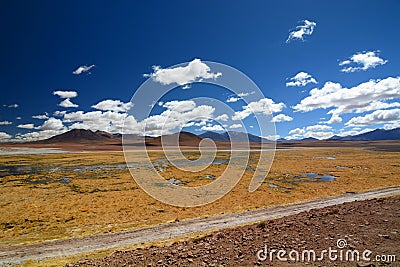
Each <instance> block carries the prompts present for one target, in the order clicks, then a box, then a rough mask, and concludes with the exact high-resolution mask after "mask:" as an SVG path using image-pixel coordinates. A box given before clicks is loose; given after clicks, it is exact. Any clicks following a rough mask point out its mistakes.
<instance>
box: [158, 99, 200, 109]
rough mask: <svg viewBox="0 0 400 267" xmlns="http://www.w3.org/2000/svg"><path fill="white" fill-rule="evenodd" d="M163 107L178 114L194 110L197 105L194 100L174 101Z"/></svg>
mask: <svg viewBox="0 0 400 267" xmlns="http://www.w3.org/2000/svg"><path fill="white" fill-rule="evenodd" d="M163 107H164V108H167V109H170V110H174V111H177V112H185V111H189V110H192V109H194V108H195V107H196V103H195V102H194V101H193V100H183V101H177V100H174V101H169V102H167V103H165V104H163Z"/></svg>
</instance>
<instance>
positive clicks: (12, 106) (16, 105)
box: [3, 104, 19, 108]
mask: <svg viewBox="0 0 400 267" xmlns="http://www.w3.org/2000/svg"><path fill="white" fill-rule="evenodd" d="M3 107H6V108H17V107H19V105H18V104H11V105H6V104H4V105H3Z"/></svg>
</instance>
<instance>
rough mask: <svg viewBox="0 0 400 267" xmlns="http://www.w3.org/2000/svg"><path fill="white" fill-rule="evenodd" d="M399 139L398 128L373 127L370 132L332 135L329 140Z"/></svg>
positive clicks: (399, 131)
mask: <svg viewBox="0 0 400 267" xmlns="http://www.w3.org/2000/svg"><path fill="white" fill-rule="evenodd" d="M399 139H400V128H396V129H391V130H385V129H375V130H372V131H370V132H366V133H362V134H357V135H353V136H351V135H349V136H342V137H341V136H336V135H335V136H332V137H331V138H329V140H341V141H377V140H399Z"/></svg>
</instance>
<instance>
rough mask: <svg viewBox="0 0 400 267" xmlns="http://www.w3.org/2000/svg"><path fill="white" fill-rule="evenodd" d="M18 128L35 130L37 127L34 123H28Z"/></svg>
mask: <svg viewBox="0 0 400 267" xmlns="http://www.w3.org/2000/svg"><path fill="white" fill-rule="evenodd" d="M17 127H18V128H22V129H34V128H35V125H33V123H27V124H20V125H18V126H17Z"/></svg>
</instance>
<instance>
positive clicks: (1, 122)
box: [0, 121, 12, 125]
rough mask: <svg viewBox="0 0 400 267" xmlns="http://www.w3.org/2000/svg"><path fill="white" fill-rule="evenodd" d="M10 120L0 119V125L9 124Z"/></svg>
mask: <svg viewBox="0 0 400 267" xmlns="http://www.w3.org/2000/svg"><path fill="white" fill-rule="evenodd" d="M10 124H12V121H0V125H10Z"/></svg>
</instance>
